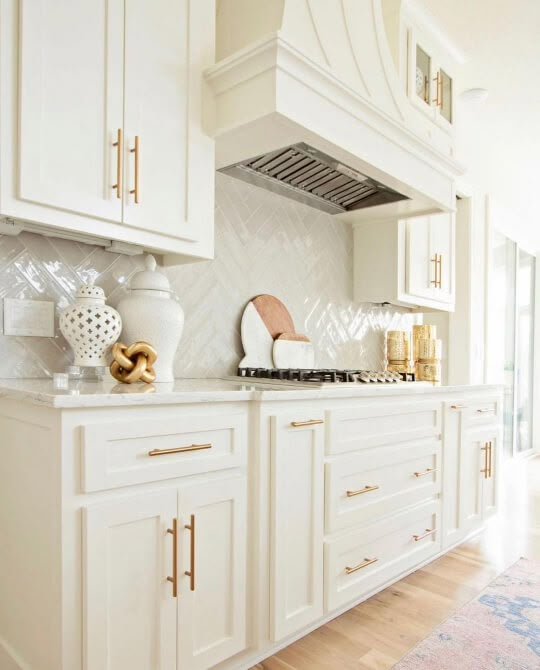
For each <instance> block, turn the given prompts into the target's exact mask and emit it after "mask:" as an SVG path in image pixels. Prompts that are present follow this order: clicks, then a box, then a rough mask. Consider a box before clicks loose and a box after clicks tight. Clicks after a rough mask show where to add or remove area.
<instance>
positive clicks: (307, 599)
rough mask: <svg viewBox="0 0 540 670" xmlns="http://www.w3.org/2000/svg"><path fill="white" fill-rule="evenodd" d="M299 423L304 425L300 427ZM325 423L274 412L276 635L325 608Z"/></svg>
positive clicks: (273, 588) (303, 623) (273, 590)
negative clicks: (277, 414)
mask: <svg viewBox="0 0 540 670" xmlns="http://www.w3.org/2000/svg"><path fill="white" fill-rule="evenodd" d="M313 421H318V423H313ZM294 423H299V424H300V425H297V426H296V427H295V426H294V425H293V424H294ZM322 423H323V421H322V417H318V416H315V417H313V415H312V414H310V415H309V416H307V417H303V416H298V415H294V416H287V415H279V416H275V417H272V418H271V436H272V440H271V454H272V455H271V473H272V475H271V494H270V496H271V537H270V543H271V547H272V550H271V552H272V553H271V581H270V593H271V601H272V605H271V622H272V632H271V635H272V637H273V639H274V640H280V639H281V638H283V637H285V636H287V635H289V634H291V633H294V632H295V631H297V630H299V629H301V628H303V627H304V626H307V625H308V624H310V623H311V622H312V621H315V620H316V619H317V618H318V617H320V616H322V613H323V521H324V470H323V457H324V430H323V428H324V427H323V425H322ZM302 424H304V425H302ZM306 424H307V425H306Z"/></svg>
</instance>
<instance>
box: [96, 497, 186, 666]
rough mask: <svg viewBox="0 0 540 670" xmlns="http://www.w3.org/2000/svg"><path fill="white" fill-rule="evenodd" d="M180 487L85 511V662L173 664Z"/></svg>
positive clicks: (139, 664)
mask: <svg viewBox="0 0 540 670" xmlns="http://www.w3.org/2000/svg"><path fill="white" fill-rule="evenodd" d="M176 514H177V492H176V490H175V489H171V490H164V491H161V492H155V493H141V494H138V495H132V496H122V497H120V496H119V497H118V498H117V499H112V500H110V501H109V502H107V503H103V504H101V503H96V504H93V505H89V506H88V507H87V508H85V509H84V510H83V516H84V558H83V572H84V613H83V622H84V623H83V626H84V652H83V653H84V667H85V668H86V670H126V668H129V670H175V668H176V599H175V598H173V597H172V593H171V584H170V583H169V582H168V581H167V576H170V575H172V570H173V566H172V559H173V541H172V537H173V536H172V535H171V534H169V533H167V529H168V528H169V527H170V526H171V524H172V520H173V519H174V518H175V517H176Z"/></svg>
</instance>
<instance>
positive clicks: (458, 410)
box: [443, 397, 500, 547]
mask: <svg viewBox="0 0 540 670" xmlns="http://www.w3.org/2000/svg"><path fill="white" fill-rule="evenodd" d="M499 408H500V399H499V398H493V397H488V398H485V399H480V400H477V401H474V400H471V399H465V400H462V401H456V402H452V403H446V404H445V412H444V446H443V453H444V484H443V490H444V498H443V526H444V531H443V546H445V547H450V546H452V545H455V544H456V543H457V542H459V541H460V540H462V539H463V538H465V537H466V536H467V535H468V534H469V533H471V532H472V531H474V530H475V529H476V528H480V526H481V524H482V521H484V520H486V519H487V518H489V517H490V516H492V515H493V514H495V513H496V511H497V508H498V503H499V477H498V467H499V457H500V437H499V435H500V415H499Z"/></svg>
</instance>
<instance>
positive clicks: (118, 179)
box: [112, 128, 122, 198]
mask: <svg viewBox="0 0 540 670" xmlns="http://www.w3.org/2000/svg"><path fill="white" fill-rule="evenodd" d="M113 147H116V184H113V185H112V188H115V189H116V197H117V198H121V197H122V128H118V130H117V131H116V142H113Z"/></svg>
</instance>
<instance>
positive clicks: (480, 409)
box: [463, 396, 502, 428]
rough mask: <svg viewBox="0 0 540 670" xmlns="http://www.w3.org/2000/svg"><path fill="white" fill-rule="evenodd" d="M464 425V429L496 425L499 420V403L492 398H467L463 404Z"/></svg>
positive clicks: (495, 398)
mask: <svg viewBox="0 0 540 670" xmlns="http://www.w3.org/2000/svg"><path fill="white" fill-rule="evenodd" d="M463 404H464V405H465V408H464V410H463V413H464V423H465V427H466V428H476V427H477V426H487V425H496V424H498V423H499V422H500V421H501V420H502V417H501V402H500V399H499V398H497V397H494V396H491V397H489V398H484V399H476V398H475V399H471V398H467V399H466V400H465V401H464V403H463Z"/></svg>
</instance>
